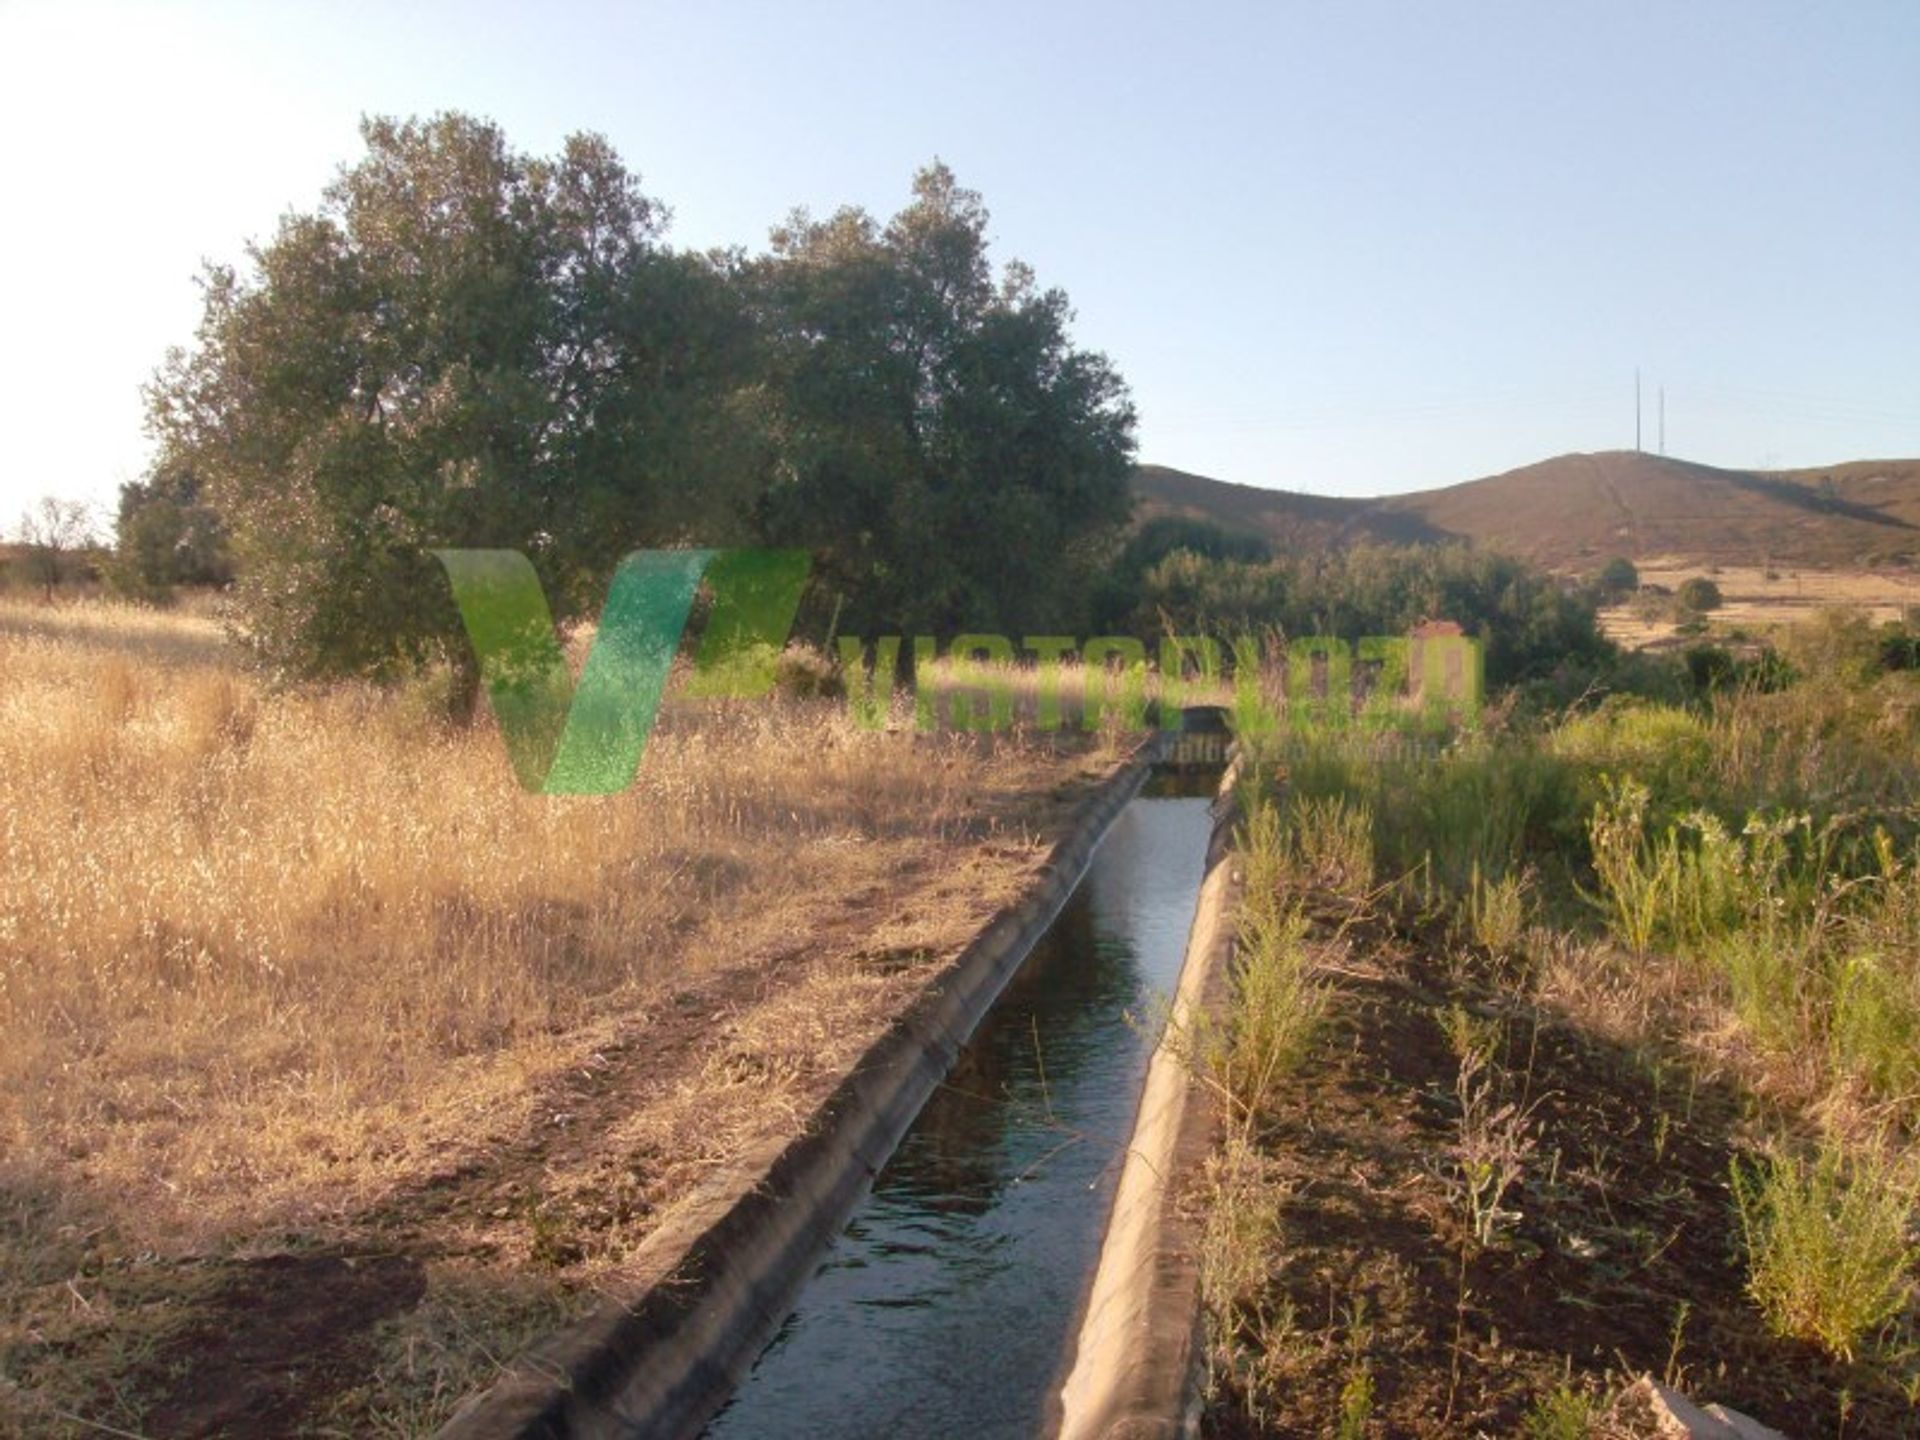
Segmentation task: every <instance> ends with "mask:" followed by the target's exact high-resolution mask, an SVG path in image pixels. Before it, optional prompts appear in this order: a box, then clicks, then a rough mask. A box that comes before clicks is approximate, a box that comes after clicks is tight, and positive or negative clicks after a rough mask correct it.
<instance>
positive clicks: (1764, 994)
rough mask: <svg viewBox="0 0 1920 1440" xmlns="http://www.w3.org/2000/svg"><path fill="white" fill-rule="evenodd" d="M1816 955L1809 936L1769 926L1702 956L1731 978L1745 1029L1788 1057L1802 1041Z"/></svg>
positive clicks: (1727, 939)
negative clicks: (1805, 998) (1787, 1052)
mask: <svg viewBox="0 0 1920 1440" xmlns="http://www.w3.org/2000/svg"><path fill="white" fill-rule="evenodd" d="M1811 951H1812V941H1811V938H1810V937H1809V936H1808V935H1807V934H1805V933H1804V932H1801V931H1795V930H1788V929H1786V928H1784V927H1774V926H1769V927H1766V928H1762V929H1756V930H1738V931H1734V932H1732V933H1731V934H1726V935H1721V936H1718V937H1716V938H1715V939H1713V940H1711V941H1709V942H1707V944H1706V946H1705V947H1704V948H1703V951H1702V953H1703V955H1704V956H1705V957H1706V959H1707V960H1708V961H1709V962H1710V963H1711V965H1712V967H1713V969H1715V970H1717V971H1718V972H1719V973H1721V974H1722V975H1724V976H1725V977H1726V981H1727V988H1728V990H1729V992H1730V994H1731V996H1732V999H1733V1013H1734V1014H1735V1016H1737V1017H1738V1018H1739V1021H1740V1023H1741V1024H1742V1025H1743V1026H1745V1027H1746V1029H1747V1031H1748V1032H1749V1033H1750V1034H1751V1035H1752V1036H1753V1037H1754V1038H1755V1039H1756V1040H1758V1041H1759V1042H1760V1043H1761V1044H1762V1045H1763V1046H1765V1047H1766V1048H1767V1049H1770V1050H1774V1051H1785V1050H1789V1049H1792V1048H1793V1047H1794V1046H1795V1045H1797V1044H1798V1043H1799V1042H1800V1040H1801V1037H1802V1029H1803V1026H1802V1018H1803V995H1804V991H1805V988H1806V985H1807V981H1808V977H1809V975H1810V973H1811Z"/></svg>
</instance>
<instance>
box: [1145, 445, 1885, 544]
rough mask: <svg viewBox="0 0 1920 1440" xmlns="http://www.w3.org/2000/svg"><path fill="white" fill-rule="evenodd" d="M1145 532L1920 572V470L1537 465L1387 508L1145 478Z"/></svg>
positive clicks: (1165, 474) (1602, 456)
mask: <svg viewBox="0 0 1920 1440" xmlns="http://www.w3.org/2000/svg"><path fill="white" fill-rule="evenodd" d="M1134 486H1135V490H1136V493H1137V494H1138V495H1139V497H1140V514H1141V517H1142V518H1143V519H1150V518H1152V517H1153V516H1156V515H1185V516H1190V517H1193V518H1196V519H1205V520H1211V521H1212V522H1214V523H1215V524H1217V525H1220V526H1222V527H1224V528H1226V529H1229V530H1234V531H1242V532H1247V533H1252V534H1257V535H1260V536H1262V537H1264V538H1265V539H1266V540H1268V541H1269V542H1270V543H1272V544H1273V545H1274V546H1275V547H1276V548H1278V549H1295V548H1300V547H1305V546H1324V545H1342V544H1351V543H1354V542H1357V541H1375V542H1394V543H1420V542H1432V541H1443V540H1466V541H1471V542H1472V543H1474V544H1476V545H1481V546H1485V547H1488V548H1491V549H1499V550H1505V551H1508V552H1510V553H1512V554H1516V555H1522V556H1525V557H1526V558H1528V559H1531V560H1535V561H1537V562H1539V563H1541V564H1543V565H1549V566H1554V567H1558V568H1566V569H1584V568H1588V567H1590V566H1595V565H1598V564H1599V563H1600V562H1602V561H1604V560H1606V559H1608V558H1609V557H1611V556H1614V555H1625V556H1627V557H1628V558H1630V559H1635V560H1644V559H1648V558H1651V557H1653V556H1660V555H1674V556H1686V557H1688V558H1690V559H1697V560H1701V561H1708V562H1713V563H1717V564H1763V563H1773V564H1787V565H1807V566H1827V567H1860V566H1865V565H1905V564H1911V563H1913V562H1914V561H1916V560H1917V559H1920V460H1858V461H1851V462H1848V463H1846V464H1841V465H1828V466H1822V467H1819V468H1816V469H1811V470H1793V471H1781V472H1774V473H1767V474H1761V473H1757V472H1754V471H1747V470H1722V469H1719V468H1717V467H1715V466H1712V465H1696V464H1694V463H1693V462H1691V461H1687V460H1673V459H1669V458H1666V457H1664V456H1658V455H1645V454H1641V453H1639V452H1637V451H1631V450H1613V451H1604V452H1602V453H1599V454H1594V455H1561V456H1558V457H1556V458H1555V459H1552V460H1543V461H1541V462H1540V463H1539V464H1537V465H1527V466H1523V467H1521V468H1520V469H1518V470H1509V471H1508V472H1507V473H1505V474H1504V475H1494V476H1490V477H1488V478H1487V479H1484V480H1469V481H1466V482H1465V483H1463V484H1459V485H1448V486H1445V487H1444V488H1441V489H1438V490H1421V491H1415V492H1413V493H1412V494H1407V495H1394V496H1389V497H1386V498H1383V499H1378V500H1365V499H1350V498H1344V497H1337V496H1325V495H1304V494H1300V493H1298V492H1296V491H1289V490H1262V489H1260V488H1258V487H1256V486H1251V485H1232V484H1228V483H1226V482H1224V481H1219V480H1209V479H1207V478H1205V477H1204V476H1200V475H1189V474H1186V473H1184V472H1183V471H1179V470H1170V469H1167V468H1166V467H1164V466H1159V465H1145V466H1142V467H1141V468H1140V470H1139V471H1138V472H1137V474H1136V476H1135V481H1134Z"/></svg>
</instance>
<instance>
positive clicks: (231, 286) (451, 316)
mask: <svg viewBox="0 0 1920 1440" xmlns="http://www.w3.org/2000/svg"><path fill="white" fill-rule="evenodd" d="M362 134H363V138H364V140H365V145H366V153H365V155H364V156H363V157H362V158H361V159H360V160H358V161H357V162H356V163H354V164H352V165H351V166H349V167H347V168H345V169H343V170H342V171H341V173H340V175H339V176H338V178H337V179H336V180H335V181H334V183H333V184H332V185H330V186H329V187H328V189H327V190H326V191H325V193H324V195H323V197H322V201H321V204H320V205H319V207H318V208H317V209H315V210H314V211H312V212H311V213H298V214H292V215H289V216H288V217H286V218H285V219H284V220H283V221H282V222H281V224H280V226H279V229H278V231H277V232H276V233H275V234H274V236H273V237H272V238H271V239H270V240H269V241H267V242H266V243H264V244H261V245H256V246H253V247H251V248H250V249H249V250H248V252H247V265H246V267H245V269H244V271H243V270H241V269H237V268H234V267H221V266H215V267H211V268H210V269H209V270H208V271H207V273H206V275H205V277H204V279H203V288H204V313H203V316H202V320H201V323H200V327H199V331H198V335H197V339H196V343H195V344H194V345H193V346H192V347H190V348H186V349H181V350H176V351H174V352H172V353H171V354H170V355H169V357H168V359H167V362H166V363H165V365H164V366H163V367H162V368H161V370H160V372H159V373H158V374H157V375H156V377H155V379H154V381H153V383H152V385H151V386H150V389H149V418H150V425H151V428H152V430H153V432H154V434H155V436H156V438H157V439H158V442H159V451H158V458H157V460H156V464H155V468H154V471H153V473H152V475H151V476H150V478H149V480H148V481H147V482H146V486H147V488H146V489H145V490H143V491H142V492H141V495H140V496H139V497H138V500H139V503H135V504H132V505H131V506H129V507H126V508H125V509H124V511H123V515H124V516H125V517H126V519H125V520H123V534H122V541H123V544H125V543H126V542H127V541H128V540H129V539H131V540H132V541H133V542H134V543H135V544H136V545H139V544H149V543H150V538H149V537H146V536H144V535H143V532H142V527H143V526H145V525H147V524H149V523H151V524H153V525H155V526H158V527H159V528H162V529H164V528H165V525H164V524H163V523H162V522H161V521H159V520H156V521H152V522H148V521H146V520H143V519H140V518H139V516H140V515H141V513H142V512H143V511H144V508H145V506H146V503H147V501H148V499H149V498H150V495H151V494H153V493H159V492H162V491H165V492H166V493H173V490H177V487H178V484H179V483H180V480H181V477H191V483H192V487H193V497H194V499H193V503H195V504H200V503H205V504H208V505H210V506H211V507H212V509H213V510H214V511H215V512H217V514H218V517H219V519H220V520H221V521H222V522H223V523H224V526H225V528H226V531H227V533H228V535H229V536H230V544H231V550H232V556H233V560H234V562H235V565H236V569H237V572H238V580H237V584H236V590H235V596H236V602H237V604H236V609H237V612H238V616H239V619H240V623H241V626H242V628H243V630H244V632H245V634H246V636H247V638H248V639H249V640H250V641H251V642H252V643H253V644H254V645H255V646H256V647H257V649H258V650H259V652H260V653H261V654H262V656H263V657H264V658H266V659H267V660H268V661H270V662H271V663H273V664H274V665H276V666H278V667H280V668H281V669H283V670H284V671H286V672H288V673H291V674H345V673H358V674H371V675H382V674H391V673H395V672H397V671H400V670H404V669H406V668H408V667H410V666H412V665H415V664H418V663H420V662H422V661H424V660H427V659H429V658H431V657H432V656H434V655H436V654H440V653H445V654H449V655H452V656H454V657H455V658H456V659H457V658H458V657H460V656H461V655H462V654H463V653H464V647H462V646H460V645H458V644H453V643H450V642H452V641H453V640H454V639H455V637H457V635H458V629H457V621H456V617H455V614H454V611H453V607H452V605H451V602H450V600H449V597H448V593H447V587H446V584H445V581H444V579H443V578H442V577H441V576H440V574H439V573H438V570H437V568H436V567H435V566H434V564H433V562H432V561H431V559H430V557H429V555H428V551H429V550H430V549H431V548H433V547H438V546H473V547H507V548H517V549H521V550H524V551H526V552H527V553H528V554H529V556H530V557H531V558H532V560H533V562H534V564H535V567H536V569H537V570H538V571H539V572H540V575H541V578H542V581H543V582H544V583H545V585H546V586H547V589H548V593H549V595H550V597H551V598H552V602H553V608H554V610H555V612H556V615H557V617H558V618H562V619H565V618H567V617H570V616H575V615H580V614H584V613H590V612H591V611H592V610H593V609H594V608H595V607H597V605H598V604H599V603H600V600H601V598H602V597H603V595H604V587H605V583H606V579H607V577H608V575H609V574H610V573H611V571H612V568H613V566H614V564H615V562H616V561H617V560H618V558H619V556H620V555H622V554H624V553H625V552H626V551H628V550H631V549H634V548H637V547H644V546H661V545H674V544H687V543H693V544H703V545H728V544H742V543H756V542H758V543H768V544H778V545H795V546H803V547H805V548H808V549H810V550H812V551H813V552H815V555H816V559H817V561H818V574H819V577H820V583H821V585H822V586H823V597H822V600H821V602H820V606H821V608H824V607H825V606H826V604H827V603H828V601H829V600H830V601H831V604H832V611H833V613H835V614H838V613H839V612H840V611H841V610H842V609H844V610H845V613H846V616H847V618H848V620H849V622H852V621H856V620H857V621H858V622H860V623H863V624H865V623H873V624H881V625H885V626H887V627H889V628H929V629H933V630H936V631H945V632H951V631H954V630H959V629H971V628H990V627H993V626H996V625H1005V626H1008V627H1011V628H1016V629H1033V628H1036V627H1041V626H1044V625H1046V624H1050V623H1051V624H1066V623H1073V622H1075V621H1077V620H1078V619H1080V618H1081V615H1080V610H1081V607H1083V606H1084V603H1085V596H1086V595H1087V593H1088V589H1089V586H1088V580H1089V577H1090V576H1091V575H1092V574H1093V573H1094V567H1095V565H1096V563H1097V561H1098V558H1099V556H1100V555H1102V554H1103V553H1105V551H1106V550H1107V549H1109V548H1111V545H1112V544H1113V542H1114V537H1115V536H1116V534H1117V532H1118V529H1119V527H1120V526H1121V525H1123V524H1124V522H1125V520H1126V518H1127V515H1128V509H1129V504H1130V501H1129V492H1128V476H1129V474H1130V471H1131V468H1132V458H1133V423H1134V417H1133V411H1132V407H1131V405H1130V403H1129V401H1128V399H1127V394H1126V390H1125V386H1124V384H1123V383H1122V381H1121V380H1120V378H1119V376H1118V375H1117V373H1116V372H1115V371H1114V370H1113V368H1112V367H1111V365H1109V364H1108V362H1107V361H1106V360H1105V359H1104V358H1103V357H1101V356H1098V355H1093V354H1089V353H1086V352H1084V351H1081V350H1078V349H1076V348H1075V347H1074V346H1073V344H1072V343H1071V340H1070V338H1069V335H1068V323H1069V320H1070V318H1071V311H1070V309H1069V307H1068V304H1067V301H1066V297H1065V296H1064V295H1063V294H1062V293H1061V292H1059V291H1058V290H1043V289H1041V288H1039V287H1038V285H1037V284H1036V282H1035V281H1034V279H1033V276H1032V275H1031V273H1030V272H1029V271H1027V270H1026V269H1025V267H1023V266H1020V265H1018V264H1013V265H1009V266H1007V267H1005V269H1004V270H1003V271H1002V272H1000V273H999V274H998V275H996V274H995V273H994V272H993V270H992V268H991V266H990V264H989V261H988V256H987V243H986V224H987V212H986V210H985V208H984V206H983V204H982V203H981V200H980V197H979V196H978V195H976V194H974V193H973V192H971V191H968V190H965V189H963V188H961V187H960V186H959V185H958V184H957V182H956V181H955V179H954V177H953V175H952V173H951V172H950V171H948V170H947V169H946V168H945V167H944V166H942V165H939V164H937V163H936V164H934V165H932V166H930V167H929V168H927V169H925V170H923V171H922V172H921V173H920V174H919V176H918V177H916V179H915V182H914V198H913V201H912V203H911V204H910V205H909V206H908V207H907V208H906V209H904V210H903V211H901V213H900V214H899V215H897V216H895V217H894V218H893V219H892V220H891V221H889V222H887V223H885V224H884V225H883V224H880V223H878V222H876V221H874V220H873V219H871V218H870V217H868V216H867V215H865V214H864V213H863V212H860V211H858V210H843V211H841V212H839V213H837V214H835V215H834V216H833V217H831V218H830V219H828V220H825V221H814V220H812V219H810V218H808V217H806V216H805V215H796V216H795V217H794V218H793V219H792V220H791V221H790V222H789V223H788V224H787V225H785V226H783V227H781V228H780V229H779V230H777V231H776V232H775V234H774V237H773V243H772V248H771V250H770V251H769V253H767V254H766V255H764V256H761V257H758V258H748V257H746V256H745V255H743V254H742V253H740V252H721V253H715V254H706V255H702V254H693V253H687V252H677V251H674V250H671V249H669V248H667V247H666V246H665V244H664V243H663V235H664V231H665V226H666V222H667V215H666V211H665V209H664V208H663V207H662V206H661V205H660V204H659V203H658V202H657V201H655V200H653V199H651V198H649V197H648V196H646V195H645V194H644V193H642V191H641V189H640V187H639V183H638V180H637V178H636V177H635V176H634V175H633V174H632V173H631V172H630V171H629V170H628V169H627V168H626V167H625V165H624V164H623V163H622V161H621V160H620V159H619V157H618V156H617V155H616V154H615V153H614V152H613V150H612V148H611V147H610V146H609V145H608V144H607V142H606V141H605V140H604V139H602V138H600V137H598V136H592V135H580V136H574V137H572V138H570V139H569V140H567V141H566V143H565V145H564V147H563V148H562V150H561V153H560V154H558V155H556V156H553V157H548V158H539V157H528V156H525V155H522V154H520V153H518V152H516V151H515V150H513V149H512V148H511V147H510V146H509V145H508V143H507V141H506V138H505V137H504V135H503V134H502V133H501V131H500V130H499V129H498V128H497V127H496V126H494V125H492V124H489V123H487V122H484V121H481V120H477V119H473V118H471V117H468V116H463V115H457V114H454V115H441V116H437V117H435V118H433V119H430V120H424V121H422V120H410V121H395V120H389V119H372V120H368V121H366V122H365V123H364V124H363V126H362ZM169 487H173V488H172V489H169ZM129 525H130V526H131V528H129Z"/></svg>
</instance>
